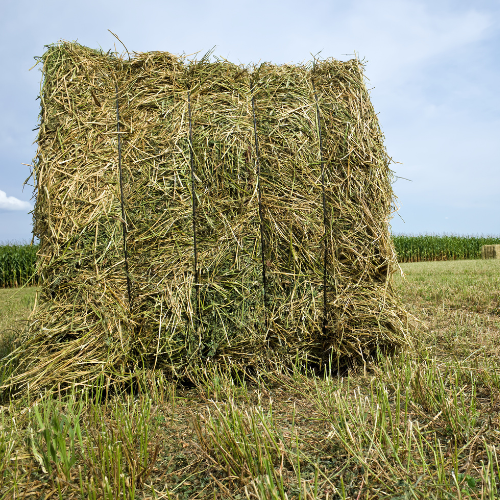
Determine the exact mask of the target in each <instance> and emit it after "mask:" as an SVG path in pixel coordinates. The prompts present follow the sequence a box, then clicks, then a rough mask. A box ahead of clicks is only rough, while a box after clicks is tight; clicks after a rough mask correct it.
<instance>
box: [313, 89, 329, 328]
mask: <svg viewBox="0 0 500 500" xmlns="http://www.w3.org/2000/svg"><path fill="white" fill-rule="evenodd" d="M312 87H313V92H314V99H315V101H316V120H317V123H318V136H319V156H320V162H321V188H322V192H323V194H322V197H323V224H324V226H325V250H324V259H323V335H325V334H326V315H327V296H326V265H327V262H328V231H327V228H328V218H327V215H326V193H325V162H324V161H323V141H322V137H321V115H320V112H319V103H318V95H317V94H316V87H315V86H314V80H312Z"/></svg>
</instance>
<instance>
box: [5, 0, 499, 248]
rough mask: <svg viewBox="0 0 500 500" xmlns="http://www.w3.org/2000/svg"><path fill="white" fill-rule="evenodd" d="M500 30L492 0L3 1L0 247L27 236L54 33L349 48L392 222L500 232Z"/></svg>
mask: <svg viewBox="0 0 500 500" xmlns="http://www.w3.org/2000/svg"><path fill="white" fill-rule="evenodd" d="M499 28H500V2H498V0H494V1H486V0H475V1H474V2H466V1H462V0H432V1H423V0H422V1H413V0H399V1H396V0H377V1H375V0H359V1H357V0H352V1H350V2H346V1H345V0H342V1H337V0H330V1H324V0H309V1H307V2H305V1H303V0H300V1H296V0H286V1H284V0H280V1H273V0H265V1H264V0H253V1H252V2H250V1H238V0H231V1H229V0H227V1H226V0H206V1H204V0H190V1H189V2H179V1H171V0H164V1H159V0H142V1H141V2H133V3H132V2H131V1H129V0H121V1H115V0H100V1H95V0H87V1H86V2H84V3H82V2H70V1H67V0H65V1H60V0H55V1H51V0H44V1H43V2H42V1H38V0H0V60H1V72H0V242H7V241H28V242H29V241H30V240H31V228H32V216H31V215H30V213H29V212H30V210H32V207H33V203H34V199H33V197H32V196H33V188H32V187H31V186H30V185H29V183H28V185H26V186H24V189H23V183H24V181H25V180H26V178H27V177H28V176H29V174H30V169H29V166H27V165H29V164H30V163H31V160H32V158H33V157H34V155H35V152H36V143H34V141H35V139H36V132H34V131H32V129H34V128H35V127H36V126H37V123H38V113H39V101H36V100H35V99H36V97H37V96H38V94H39V90H40V80H41V73H40V71H39V70H38V69H37V68H35V69H32V70H31V71H29V69H30V68H31V67H32V66H33V64H34V63H35V62H36V61H35V60H34V57H35V56H40V55H42V53H43V52H44V50H45V49H44V46H45V45H47V44H50V43H54V42H57V41H59V40H70V41H75V40H76V41H78V42H79V43H81V44H83V45H87V46H89V47H93V48H99V47H101V48H103V49H105V50H106V51H107V50H108V49H113V50H115V44H116V45H117V46H116V49H117V50H119V51H121V50H122V47H120V46H119V44H118V42H117V41H116V39H115V38H114V37H113V36H112V35H111V34H110V33H109V31H108V30H111V31H113V32H114V33H116V34H117V35H118V36H119V37H120V39H121V40H122V41H123V42H124V43H125V45H126V46H127V48H128V49H129V51H136V52H147V51H151V50H160V51H168V52H172V53H174V54H182V53H185V54H191V53H194V52H201V53H202V54H203V53H205V52H206V51H208V50H209V49H211V48H212V47H214V46H215V54H217V55H219V56H222V57H225V58H227V59H228V60H231V61H233V62H235V63H243V64H248V63H251V62H259V61H261V62H262V61H270V62H273V63H276V64H281V63H293V62H295V63H297V62H302V61H307V60H309V59H311V54H317V53H319V52H320V53H321V57H324V58H326V57H335V58H337V59H340V60H347V59H350V58H351V57H353V54H354V53H356V54H357V55H358V57H359V58H360V59H363V60H365V62H366V77H367V78H368V79H369V81H368V86H369V88H370V89H371V91H370V93H371V99H372V103H373V105H374V107H375V110H376V112H377V113H378V117H379V121H380V125H381V128H382V131H383V133H384V135H385V144H386V147H387V151H388V153H389V155H390V156H391V157H392V158H393V161H394V163H393V165H392V167H391V168H392V169H393V170H394V172H395V175H396V176H398V177H400V178H396V179H395V183H394V185H393V188H394V192H395V194H396V196H397V201H396V203H397V204H398V206H399V207H400V208H399V211H398V213H397V214H395V216H394V218H393V219H392V221H391V229H392V231H393V232H394V233H398V234H400V233H405V234H421V233H437V234H441V233H447V234H450V233H453V234H493V235H500V217H499V216H498V212H499V208H500V203H499V200H500V198H499V189H500V92H499V89H500V64H499V63H500V59H499V56H498V54H500V29H499ZM25 164H27V165H25ZM406 179H409V180H406Z"/></svg>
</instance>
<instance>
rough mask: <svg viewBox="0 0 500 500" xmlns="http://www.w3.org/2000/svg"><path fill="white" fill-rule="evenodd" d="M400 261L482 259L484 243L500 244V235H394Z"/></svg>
mask: <svg viewBox="0 0 500 500" xmlns="http://www.w3.org/2000/svg"><path fill="white" fill-rule="evenodd" d="M392 238H393V241H394V246H395V248H396V253H397V255H398V261H399V262H422V261H430V260H463V259H480V258H481V247H482V246H483V245H497V244H500V236H458V235H441V236H439V235H434V234H421V235H405V234H400V235H393V237H392Z"/></svg>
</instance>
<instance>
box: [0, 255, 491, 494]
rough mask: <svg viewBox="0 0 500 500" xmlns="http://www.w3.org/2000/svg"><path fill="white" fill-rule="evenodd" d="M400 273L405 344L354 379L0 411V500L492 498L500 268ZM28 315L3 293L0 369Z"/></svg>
mask: <svg viewBox="0 0 500 500" xmlns="http://www.w3.org/2000/svg"><path fill="white" fill-rule="evenodd" d="M401 267H402V269H403V271H404V273H405V274H406V279H403V278H402V277H401V276H399V275H398V276H396V278H395V286H396V287H397V288H398V290H399V292H400V296H401V298H402V300H403V302H404V303H405V304H406V305H407V307H408V309H409V310H410V312H411V313H412V314H413V315H414V316H415V317H416V318H417V320H418V321H416V322H415V323H414V324H413V325H410V334H411V337H412V339H413V345H412V347H411V348H410V349H408V350H407V351H405V352H402V353H398V354H397V355H395V356H394V357H392V358H391V359H379V360H376V361H373V362H370V363H369V364H367V365H366V366H359V367H357V368H356V369H353V370H352V371H351V372H350V373H344V374H341V376H337V375H335V374H332V376H329V374H328V373H323V374H316V375H314V374H312V373H308V372H307V368H306V367H303V366H301V367H296V368H295V369H293V370H290V371H285V370H280V369H276V370H275V371H273V372H269V371H265V372H264V371H263V372H257V373H254V374H253V375H251V376H247V377H246V379H242V378H241V377H240V378H238V377H237V376H233V377H232V378H231V377H229V376H228V375H227V374H225V373H223V372H217V371H215V370H213V369H210V368H207V369H206V371H205V372H199V373H195V374H193V381H192V382H193V383H191V384H184V385H177V386H175V385H173V384H172V383H170V382H168V381H167V380H165V379H164V378H163V377H162V376H161V374H159V373H151V372H144V373H141V374H138V376H137V381H136V382H137V383H136V384H135V387H134V388H133V391H132V392H131V390H130V388H129V390H128V391H124V392H123V393H121V394H108V395H107V397H106V394H105V393H104V392H102V391H101V392H100V391H99V389H98V388H89V389H87V390H84V391H82V390H81V389H80V390H78V391H74V393H73V394H71V395H70V396H66V397H61V398H58V397H53V398H44V399H42V400H37V395H30V396H29V397H26V398H24V399H23V400H15V401H11V402H10V403H9V402H4V403H3V406H1V407H0V498H44V499H48V498H64V499H66V498H68V499H73V498H75V499H76V498H81V499H83V498H95V499H97V498H106V499H117V498H171V499H195V498H199V499H202V498H203V499H205V498H206V499H208V498H227V499H230V498H233V499H245V498H248V499H285V498H288V499H292V498H297V499H308V500H309V499H315V498H321V499H323V498H324V499H326V498H328V499H335V498H352V499H374V498H392V499H395V498H401V499H403V498H498V496H499V494H500V463H499V457H498V454H499V452H500V448H499V447H500V420H499V409H500V363H499V361H500V357H499V354H500V261H454V262H453V261H452V262H429V263H415V264H404V265H402V266H401ZM33 303H34V289H24V290H6V289H0V330H1V331H2V332H3V333H2V336H1V337H0V356H3V355H5V354H6V353H7V352H8V351H9V350H10V349H11V346H12V343H13V341H15V339H16V337H17V335H18V333H17V332H18V330H19V329H20V328H21V327H22V324H23V320H24V319H25V318H26V317H27V315H28V314H29V311H30V308H31V307H32V306H33ZM0 365H1V360H0Z"/></svg>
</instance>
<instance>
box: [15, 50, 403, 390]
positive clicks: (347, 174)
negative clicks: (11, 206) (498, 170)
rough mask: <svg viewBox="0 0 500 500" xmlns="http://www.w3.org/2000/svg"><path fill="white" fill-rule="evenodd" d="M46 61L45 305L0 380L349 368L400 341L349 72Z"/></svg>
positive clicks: (360, 83)
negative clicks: (151, 370) (142, 369)
mask: <svg viewBox="0 0 500 500" xmlns="http://www.w3.org/2000/svg"><path fill="white" fill-rule="evenodd" d="M42 61H43V76H44V78H43V89H42V92H41V113H40V131H39V136H38V145H39V148H38V153H37V156H36V159H35V162H34V179H35V183H36V207H35V211H34V233H35V235H36V236H37V237H38V238H39V239H40V251H39V255H38V258H39V262H38V270H39V274H40V277H41V280H42V292H41V296H40V300H39V304H38V307H37V309H36V311H35V313H34V315H33V317H32V321H31V324H30V327H29V329H28V330H27V333H26V338H25V339H24V347H23V353H22V354H21V355H20V364H19V367H18V368H17V369H16V371H15V373H14V374H13V376H12V377H11V379H10V382H9V383H10V384H11V385H15V384H17V386H19V385H20V386H23V384H26V383H27V382H28V381H29V382H30V386H31V387H32V388H35V387H41V386H48V385H49V386H50V385H54V384H56V383H58V382H59V381H65V382H67V383H71V382H81V383H88V382H90V381H92V380H94V379H95V378H96V377H98V376H100V375H101V374H102V373H105V374H107V375H109V376H110V377H111V378H112V380H115V381H116V380H120V378H123V377H127V376H128V375H127V374H129V373H131V372H133V369H134V367H135V366H136V365H141V366H150V367H155V368H161V369H163V370H165V371H167V372H169V373H171V374H172V375H180V374H182V373H185V371H186V370H188V369H189V366H191V363H198V362H203V363H204V362H208V361H210V360H220V361H225V362H228V361H229V362H235V363H238V364H241V365H251V364H253V363H257V362H259V361H261V360H265V359H270V358H272V359H281V360H283V361H284V362H286V360H291V359H294V358H296V357H297V356H298V357H299V358H305V357H308V359H312V360H316V361H317V362H319V363H323V362H327V361H328V360H329V359H332V358H333V359H334V360H335V361H336V362H338V363H339V364H344V363H346V362H348V361H349V360H350V359H351V360H352V358H355V357H365V356H367V355H369V354H370V353H372V352H373V351H374V350H375V349H377V348H381V349H393V348H394V347H397V346H401V345H402V344H404V343H405V342H406V337H405V335H406V333H405V324H406V313H405V311H404V309H403V308H402V307H401V306H400V304H399V302H398V300H397V298H396V297H395V294H394V291H393V288H392V284H391V275H392V273H393V271H394V269H395V266H396V256H395V252H394V248H393V244H392V241H391V238H390V234H389V218H390V216H391V210H392V208H391V206H392V202H393V192H392V188H391V178H392V177H391V176H392V172H391V170H390V168H389V163H390V158H389V157H388V155H387V153H386V150H385V148H384V145H383V135H382V133H381V131H380V128H379V123H378V120H377V116H376V114H375V112H374V110H373V108H372V105H371V103H370V99H369V94H368V92H367V89H366V87H365V83H364V77H363V66H362V64H361V63H360V61H358V60H356V59H353V60H350V61H347V62H341V61H337V60H335V59H327V60H323V61H316V62H315V63H314V64H303V65H297V66H294V65H272V64H267V63H266V64H261V65H259V66H248V67H244V66H241V65H235V64H232V63H230V62H228V61H226V60H218V59H216V60H215V61H209V60H208V59H207V58H203V59H201V60H199V61H188V60H186V59H185V58H182V57H176V56H174V55H172V54H170V53H166V52H150V53H139V54H135V55H134V57H133V58H132V59H130V60H126V59H123V58H120V57H117V56H115V55H107V54H105V53H103V52H101V51H95V50H91V49H89V48H86V47H83V46H81V45H78V44H76V43H66V42H64V43H59V44H56V45H53V46H50V47H49V48H48V50H47V51H46V53H45V54H44V56H43V57H42Z"/></svg>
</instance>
